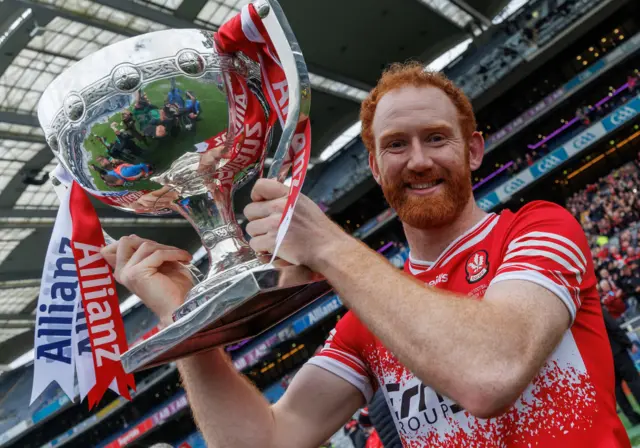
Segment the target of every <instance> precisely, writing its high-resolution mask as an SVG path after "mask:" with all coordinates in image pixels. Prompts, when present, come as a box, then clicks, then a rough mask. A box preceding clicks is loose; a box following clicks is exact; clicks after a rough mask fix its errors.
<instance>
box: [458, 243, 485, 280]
mask: <svg viewBox="0 0 640 448" xmlns="http://www.w3.org/2000/svg"><path fill="white" fill-rule="evenodd" d="M464 269H465V270H466V272H467V281H468V282H469V283H475V282H477V281H480V280H482V279H483V278H484V276H485V275H487V272H489V254H488V253H487V251H486V250H478V251H476V252H474V253H472V254H471V255H470V256H469V258H467V262H466V264H465V266H464Z"/></svg>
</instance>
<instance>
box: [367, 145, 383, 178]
mask: <svg viewBox="0 0 640 448" xmlns="http://www.w3.org/2000/svg"><path fill="white" fill-rule="evenodd" d="M369 168H371V174H372V175H373V178H374V179H375V180H376V182H377V184H378V185H381V183H380V170H379V169H378V161H377V160H376V155H375V154H374V153H373V152H371V151H369Z"/></svg>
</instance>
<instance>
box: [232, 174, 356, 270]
mask: <svg viewBox="0 0 640 448" xmlns="http://www.w3.org/2000/svg"><path fill="white" fill-rule="evenodd" d="M288 193H289V188H288V187H287V186H286V185H283V184H281V183H280V182H277V181H275V180H273V179H260V180H258V182H256V184H255V186H254V187H253V190H252V191H251V200H252V201H253V202H252V203H251V204H249V205H247V206H246V207H245V209H244V214H245V216H246V217H247V219H248V220H249V221H250V222H249V224H247V233H248V234H249V235H250V236H251V240H250V241H249V244H250V246H251V248H252V249H253V250H255V251H256V252H269V253H273V251H274V249H275V244H276V234H277V232H278V225H279V224H280V217H281V216H282V212H283V211H284V208H285V205H286V203H287V195H288ZM350 238H351V237H350V236H348V235H347V234H346V233H345V232H344V231H343V230H342V229H341V228H340V227H338V226H337V225H336V224H335V223H333V222H332V221H331V220H330V219H329V218H328V217H327V216H326V215H325V214H324V213H323V212H322V210H320V208H319V207H318V206H317V205H316V204H315V203H314V202H313V201H312V200H311V199H309V198H308V197H306V196H305V195H302V194H301V195H300V197H299V198H298V203H297V205H296V208H295V212H294V213H293V217H292V218H291V224H290V225H289V230H288V231H287V234H286V237H285V238H284V241H283V242H282V245H281V246H280V250H279V251H278V256H279V257H280V258H282V259H284V260H286V261H288V262H290V263H293V264H300V265H305V266H308V267H310V268H311V269H314V267H315V266H314V265H315V264H316V261H317V260H319V259H320V257H319V254H320V253H321V252H322V251H324V250H328V249H329V248H330V247H335V245H337V244H340V242H341V241H344V240H345V239H350Z"/></svg>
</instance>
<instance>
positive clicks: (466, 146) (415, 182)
mask: <svg viewBox="0 0 640 448" xmlns="http://www.w3.org/2000/svg"><path fill="white" fill-rule="evenodd" d="M372 131H373V135H374V138H375V143H376V150H375V154H370V156H369V164H370V165H371V170H372V172H373V175H374V177H375V179H376V181H377V182H378V183H379V184H380V186H381V187H382V191H383V193H384V195H385V197H386V199H387V201H388V202H389V205H391V207H393V208H394V209H395V210H396V212H397V213H398V215H399V217H400V219H401V220H402V221H403V222H405V223H407V224H408V225H410V226H411V227H415V228H420V229H427V228H434V227H441V226H444V225H448V224H450V223H451V222H452V221H453V220H455V219H456V218H457V217H458V215H459V214H460V213H461V211H462V210H463V208H464V207H465V206H466V205H467V204H468V203H469V201H470V200H472V194H471V170H475V169H477V168H478V167H479V166H480V162H481V161H482V154H483V150H484V141H483V139H482V136H481V135H480V134H479V133H477V132H476V133H474V134H473V135H472V137H471V139H470V141H468V142H466V141H465V139H464V137H463V135H462V130H461V128H460V121H459V116H458V111H457V109H456V107H455V105H454V104H453V102H452V101H451V100H450V99H449V97H448V96H447V95H446V94H445V93H444V92H442V91H441V90H440V89H438V88H435V87H402V88H399V89H396V90H392V91H390V92H388V93H386V94H385V95H384V96H383V97H382V98H381V99H380V101H379V103H378V105H377V108H376V113H375V116H374V119H373V124H372Z"/></svg>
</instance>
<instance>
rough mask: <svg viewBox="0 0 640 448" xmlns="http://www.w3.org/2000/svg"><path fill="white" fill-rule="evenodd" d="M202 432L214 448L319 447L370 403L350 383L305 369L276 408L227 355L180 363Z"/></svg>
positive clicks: (219, 353)
mask: <svg viewBox="0 0 640 448" xmlns="http://www.w3.org/2000/svg"><path fill="white" fill-rule="evenodd" d="M178 367H179V369H180V373H181V374H182V378H183V381H184V385H185V388H186V390H187V396H188V397H189V403H190V405H191V408H192V410H193V414H194V416H195V420H196V422H197V424H198V427H199V428H200V430H201V431H202V433H203V434H204V437H205V440H206V441H207V444H208V446H210V447H227V446H229V447H234V448H235V447H239V448H242V447H247V448H249V447H251V448H253V447H257V446H259V447H272V448H305V447H308V448H316V447H318V446H319V445H320V444H321V443H322V442H324V441H325V440H327V439H328V438H329V437H331V435H333V434H334V433H335V432H336V431H338V430H339V429H340V428H341V427H342V425H343V424H344V423H345V422H346V421H347V420H348V419H349V417H350V416H351V415H353V413H354V412H355V411H356V410H357V409H358V408H359V407H361V406H362V405H363V404H364V399H363V396H362V394H361V393H360V391H359V390H358V389H356V388H355V387H354V386H352V385H351V384H349V383H348V382H346V381H345V380H343V379H341V378H339V377H337V376H335V375H334V374H332V373H329V372H327V371H325V370H323V369H321V368H320V367H316V366H313V365H307V366H304V367H303V368H302V369H301V370H300V371H299V372H298V373H297V374H296V376H295V377H294V378H293V381H292V382H291V384H290V386H289V388H288V389H287V391H286V392H285V394H284V396H283V397H282V398H281V399H280V400H279V401H278V402H277V403H276V404H274V405H273V406H270V405H269V403H268V402H267V400H266V399H265V398H264V396H263V395H262V394H261V393H260V392H259V391H258V390H257V389H256V388H255V386H253V385H252V384H251V383H250V382H249V381H248V380H247V379H246V378H245V377H243V376H242V375H240V374H239V373H238V372H237V371H236V370H235V368H234V367H233V365H232V364H231V362H230V361H229V359H228V357H227V356H226V355H225V354H224V352H223V351H222V350H215V351H212V352H208V353H204V354H200V355H196V356H192V357H190V358H187V359H184V360H182V361H180V362H179V363H178Z"/></svg>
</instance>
